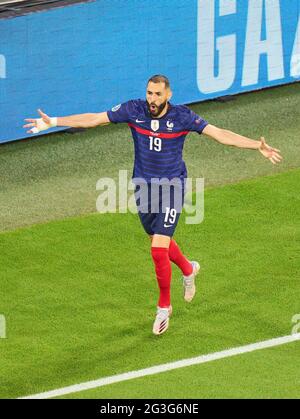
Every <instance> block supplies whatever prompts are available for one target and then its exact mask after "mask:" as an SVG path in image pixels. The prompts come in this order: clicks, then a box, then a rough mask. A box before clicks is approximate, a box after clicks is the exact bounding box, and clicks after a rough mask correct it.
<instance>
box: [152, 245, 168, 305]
mask: <svg viewBox="0 0 300 419" xmlns="http://www.w3.org/2000/svg"><path fill="white" fill-rule="evenodd" d="M151 254H152V258H153V261H154V265H155V272H156V277H157V282H158V286H159V289H160V295H159V301H158V307H161V308H166V307H169V306H170V304H171V295H170V294H171V292H170V288H171V277H172V269H171V262H170V258H169V249H166V248H164V247H152V248H151Z"/></svg>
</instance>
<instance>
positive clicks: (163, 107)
mask: <svg viewBox="0 0 300 419" xmlns="http://www.w3.org/2000/svg"><path fill="white" fill-rule="evenodd" d="M167 103H168V101H167V100H166V101H165V102H164V103H162V104H161V105H160V106H158V108H157V111H156V112H155V113H153V112H152V111H151V109H150V105H149V103H148V102H147V106H148V111H149V113H150V115H151V116H153V117H155V118H157V117H158V116H159V115H160V114H161V113H162V111H163V110H164V109H165V107H166V105H167Z"/></svg>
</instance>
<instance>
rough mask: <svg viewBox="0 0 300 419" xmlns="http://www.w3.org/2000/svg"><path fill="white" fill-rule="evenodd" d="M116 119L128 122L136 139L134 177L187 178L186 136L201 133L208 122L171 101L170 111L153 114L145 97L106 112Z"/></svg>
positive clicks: (149, 179)
mask: <svg viewBox="0 0 300 419" xmlns="http://www.w3.org/2000/svg"><path fill="white" fill-rule="evenodd" d="M107 114H108V118H109V120H110V121H111V122H113V123H120V122H126V123H127V124H128V126H129V127H130V129H131V133H132V137H133V140H134V149H135V160H134V171H133V178H142V179H145V180H146V181H147V182H151V179H162V178H167V179H169V180H171V179H174V178H180V179H185V178H186V177H187V170H186V166H185V163H184V161H183V159H182V151H183V145H184V141H185V138H186V136H187V134H188V133H189V132H190V131H195V132H198V133H199V134H201V133H202V131H203V129H204V128H205V127H206V126H207V125H208V122H206V121H205V120H204V119H202V118H201V117H200V116H198V115H197V114H196V113H195V112H193V111H191V110H190V109H189V108H188V107H187V106H182V105H171V104H169V109H168V112H167V113H166V114H165V115H164V116H163V117H161V118H154V117H153V116H152V115H151V114H150V113H149V110H148V107H147V102H146V101H145V100H130V101H129V102H126V103H123V104H122V105H118V106H116V107H115V108H113V109H112V110H110V111H108V112H107Z"/></svg>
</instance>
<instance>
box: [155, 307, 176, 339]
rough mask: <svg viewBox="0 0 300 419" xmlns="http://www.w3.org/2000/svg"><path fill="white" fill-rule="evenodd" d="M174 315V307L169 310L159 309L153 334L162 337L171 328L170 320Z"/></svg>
mask: <svg viewBox="0 0 300 419" xmlns="http://www.w3.org/2000/svg"><path fill="white" fill-rule="evenodd" d="M171 315H172V306H170V307H169V308H160V307H157V313H156V318H155V321H154V324H153V333H154V334H155V335H162V334H163V333H164V332H165V331H166V330H167V329H168V327H169V318H170V317H171Z"/></svg>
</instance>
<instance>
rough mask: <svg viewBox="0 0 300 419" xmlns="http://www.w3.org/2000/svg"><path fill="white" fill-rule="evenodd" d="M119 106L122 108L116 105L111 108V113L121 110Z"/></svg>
mask: <svg viewBox="0 0 300 419" xmlns="http://www.w3.org/2000/svg"><path fill="white" fill-rule="evenodd" d="M121 106H122V105H117V106H114V107H113V108H112V111H113V112H117V111H118V110H119V109H120V108H121Z"/></svg>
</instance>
